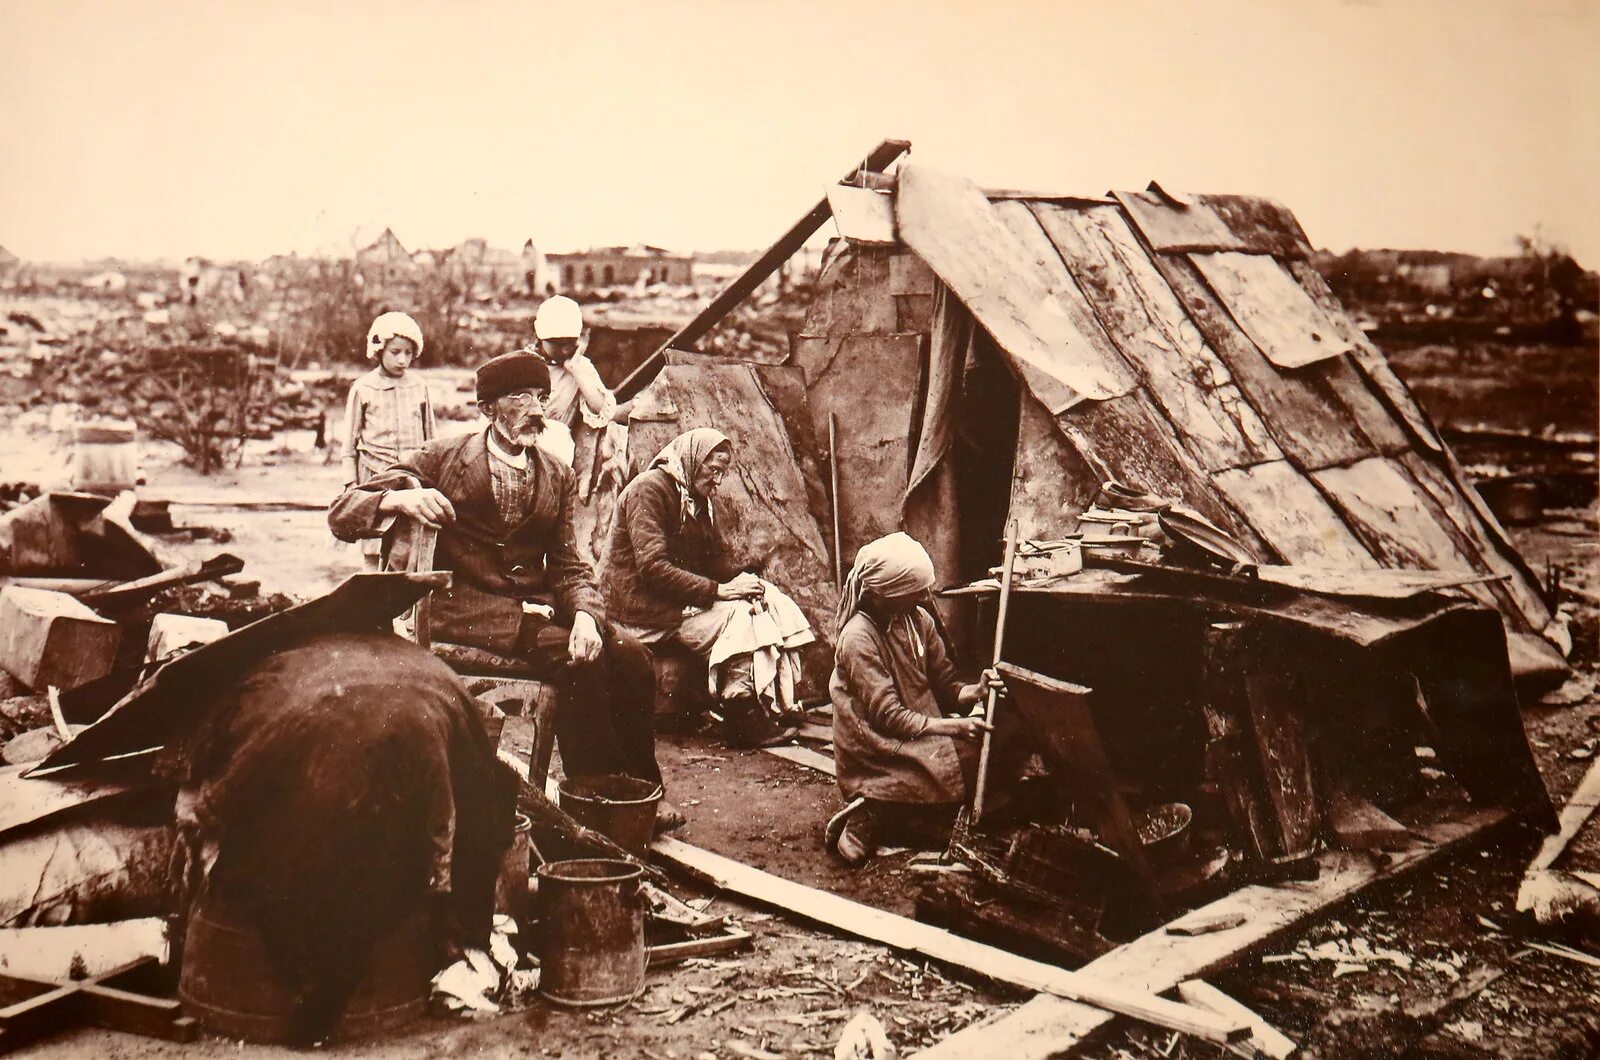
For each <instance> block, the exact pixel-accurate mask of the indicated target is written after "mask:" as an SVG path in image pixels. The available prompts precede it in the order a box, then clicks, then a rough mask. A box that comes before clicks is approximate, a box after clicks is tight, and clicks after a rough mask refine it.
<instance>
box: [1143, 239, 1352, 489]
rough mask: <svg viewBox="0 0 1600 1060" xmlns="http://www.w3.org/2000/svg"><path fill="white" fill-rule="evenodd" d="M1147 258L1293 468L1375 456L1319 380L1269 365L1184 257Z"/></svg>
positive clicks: (1192, 265)
mask: <svg viewBox="0 0 1600 1060" xmlns="http://www.w3.org/2000/svg"><path fill="white" fill-rule="evenodd" d="M1151 260H1152V262H1153V263H1154V264H1155V267H1156V270H1157V271H1158V272H1160V273H1161V275H1162V277H1163V278H1164V279H1165V280H1166V281H1167V283H1168V284H1169V285H1171V287H1172V291H1173V293H1174V294H1175V295H1177V297H1178V301H1179V302H1180V303H1182V305H1183V308H1184V310H1185V311H1186V312H1187V313H1188V314H1189V317H1190V319H1191V320H1193V321H1194V323H1195V326H1196V327H1197V328H1199V329H1200V334H1201V335H1202V336H1204V337H1205V340H1206V342H1207V344H1208V345H1210V347H1211V348H1212V350H1214V351H1215V352H1216V354H1217V356H1218V357H1220V358H1221V359H1222V362H1223V363H1224V364H1225V365H1227V366H1228V371H1229V373H1230V374H1231V375H1232V376H1233V380H1234V382H1235V383H1236V384H1237V385H1238V387H1239V389H1240V391H1241V392H1242V393H1243V394H1244V397H1245V399H1246V400H1248V401H1249V403H1250V405H1251V406H1252V407H1253V408H1254V409H1255V410H1256V411H1257V412H1258V413H1259V414H1260V417H1261V419H1262V421H1263V422H1265V423H1266V425H1267V429H1268V431H1270V432H1271V434H1272V437H1273V439H1274V440H1275V441H1276V442H1277V443H1278V446H1279V447H1280V448H1281V449H1282V450H1283V452H1284V455H1285V456H1287V457H1288V458H1289V460H1290V461H1291V462H1292V463H1293V464H1294V465H1295V466H1296V467H1298V468H1300V469H1302V470H1307V469H1316V468H1323V467H1330V466H1333V465H1335V464H1348V463H1352V462H1354V461H1356V460H1360V459H1362V458H1363V457H1367V456H1372V455H1374V454H1375V453H1376V452H1377V448H1376V447H1375V446H1374V445H1373V444H1372V443H1371V441H1370V440H1369V439H1368V438H1367V436H1366V435H1365V434H1363V433H1362V432H1361V430H1360V428H1358V427H1357V426H1356V424H1355V421H1354V420H1352V419H1351V418H1350V417H1349V415H1348V413H1346V412H1345V410H1344V407H1343V405H1342V404H1340V403H1338V402H1337V401H1336V400H1335V398H1334V396H1333V394H1332V392H1331V391H1329V389H1328V388H1327V386H1326V384H1325V383H1323V382H1322V380H1321V379H1320V378H1318V377H1316V376H1310V377H1307V376H1303V375H1301V374H1299V373H1287V372H1279V371H1278V370H1277V369H1276V368H1275V367H1273V365H1272V362H1271V361H1269V360H1267V358H1266V357H1265V356H1264V355H1263V354H1262V352H1261V350H1260V349H1258V348H1257V347H1256V344H1255V343H1253V342H1251V341H1250V339H1249V338H1248V337H1247V336H1246V335H1245V333H1244V332H1243V331H1241V330H1240V329H1239V325H1238V324H1236V323H1235V322H1234V320H1233V318H1232V317H1231V316H1229V315H1228V311H1227V310H1226V309H1225V308H1223V306H1222V303H1221V302H1219V301H1218V300H1217V297H1216V295H1215V294H1213V293H1212V291H1211V289H1210V288H1209V287H1207V286H1206V284H1205V281H1204V279H1203V278H1202V277H1201V276H1200V273H1199V270H1198V269H1196V268H1195V266H1194V264H1193V263H1192V262H1191V261H1190V260H1189V259H1188V257H1187V256H1177V257H1169V256H1165V255H1159V254H1158V255H1156V256H1155V257H1154V258H1152V259H1151Z"/></svg>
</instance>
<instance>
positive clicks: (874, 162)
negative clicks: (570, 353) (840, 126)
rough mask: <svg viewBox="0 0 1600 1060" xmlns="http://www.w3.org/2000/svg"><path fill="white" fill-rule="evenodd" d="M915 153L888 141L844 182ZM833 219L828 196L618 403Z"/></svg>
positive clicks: (628, 386)
mask: <svg viewBox="0 0 1600 1060" xmlns="http://www.w3.org/2000/svg"><path fill="white" fill-rule="evenodd" d="M909 150H911V143H910V141H908V140H885V141H883V143H881V144H879V145H878V146H877V147H875V148H873V149H872V152H871V153H870V154H868V155H867V157H866V159H865V160H864V161H863V162H862V163H861V165H859V166H856V167H855V168H853V169H851V170H850V172H848V173H846V174H845V175H844V176H843V177H842V178H840V180H841V183H842V182H843V181H848V180H854V179H855V178H856V175H857V174H858V173H860V172H861V171H862V170H866V171H867V172H868V173H881V172H882V171H883V170H885V169H887V168H888V167H889V166H890V165H891V164H892V163H893V162H894V161H895V160H896V159H898V158H899V157H900V156H901V155H903V154H905V153H906V152H907V151H909ZM832 216H833V209H832V207H830V206H829V205H828V199H827V196H823V198H822V201H821V202H819V203H817V205H815V206H813V207H812V208H811V210H810V212H808V213H807V214H806V215H805V216H804V217H802V218H800V220H798V221H796V222H795V223H794V226H793V227H792V228H790V229H789V231H787V232H785V233H784V234H783V236H782V238H780V239H779V240H778V241H777V242H776V243H774V244H772V246H770V247H768V248H767V252H766V253H765V254H763V255H761V257H759V258H757V259H756V260H755V261H754V262H753V263H751V265H750V267H749V268H748V269H746V270H744V272H743V273H741V274H740V275H739V276H738V278H737V279H735V280H734V281H733V282H732V283H730V284H728V286H726V287H724V288H723V289H722V293H721V294H719V295H717V297H716V298H714V299H712V300H711V304H710V305H708V306H706V307H705V308H704V309H702V310H700V312H699V313H697V314H695V318H694V319H693V320H691V321H689V323H687V324H685V325H684V326H683V327H682V328H680V329H679V330H678V333H677V334H676V335H673V336H672V337H671V338H670V339H668V340H667V341H666V342H663V343H662V344H661V346H660V348H659V349H657V350H656V352H654V353H652V354H651V355H650V356H649V357H647V358H645V360H644V363H642V364H640V365H639V367H637V368H635V369H634V370H633V371H632V372H631V373H629V375H628V378H626V379H624V380H623V381H622V382H621V383H618V384H617V389H616V394H617V400H618V401H627V400H629V399H630V398H632V397H633V396H634V395H636V394H638V393H639V391H641V390H643V389H644V388H645V387H646V386H649V385H650V380H652V379H654V378H655V377H656V373H658V372H660V371H661V366H662V365H664V364H666V351H667V350H669V349H682V348H683V347H684V346H688V345H690V344H692V343H694V342H697V341H698V340H699V339H700V338H701V337H702V336H703V335H705V333H706V332H708V331H710V330H711V329H712V328H713V327H715V326H716V323H717V321H719V320H721V319H722V318H723V317H725V316H727V315H728V311H729V310H731V309H732V308H733V307H734V306H736V305H738V304H739V303H740V302H742V301H744V300H745V298H746V297H748V296H749V294H750V292H751V291H754V290H755V289H756V288H757V287H759V286H761V282H762V281H763V280H765V279H766V278H767V277H768V276H771V275H772V273H773V270H775V269H777V268H778V266H780V265H782V264H783V263H784V262H786V261H788V260H789V258H790V256H791V255H792V254H794V252H795V251H797V250H799V249H800V248H801V247H802V246H804V245H805V241H806V240H808V239H810V238H811V236H812V234H813V233H815V232H816V230H817V229H819V228H821V227H822V225H823V223H824V222H826V221H827V220H828V218H829V217H832Z"/></svg>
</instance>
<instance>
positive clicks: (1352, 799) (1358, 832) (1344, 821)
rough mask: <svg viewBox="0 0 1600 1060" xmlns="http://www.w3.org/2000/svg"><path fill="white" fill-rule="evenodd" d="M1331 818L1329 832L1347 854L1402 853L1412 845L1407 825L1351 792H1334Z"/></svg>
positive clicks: (1329, 802) (1330, 804) (1330, 812)
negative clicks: (1396, 851)
mask: <svg viewBox="0 0 1600 1060" xmlns="http://www.w3.org/2000/svg"><path fill="white" fill-rule="evenodd" d="M1327 818H1328V829H1329V830H1330V831H1331V832H1332V833H1333V835H1334V838H1335V839H1337V840H1338V842H1339V846H1341V847H1342V848H1344V849H1345V850H1399V849H1401V848H1403V847H1405V846H1406V844H1408V843H1409V842H1410V841H1411V833H1410V832H1408V831H1407V830H1406V826H1405V825H1403V824H1401V823H1400V822H1399V821H1397V820H1395V819H1394V818H1393V817H1390V816H1389V815H1388V814H1386V813H1384V812H1383V811H1382V810H1380V809H1378V808H1377V807H1376V806H1374V805H1372V803H1370V802H1368V801H1367V800H1366V799H1363V798H1362V797H1361V796H1359V795H1356V794H1353V793H1351V792H1348V791H1340V790H1335V791H1334V792H1333V794H1332V796H1331V797H1330V798H1329V800H1328V807H1327Z"/></svg>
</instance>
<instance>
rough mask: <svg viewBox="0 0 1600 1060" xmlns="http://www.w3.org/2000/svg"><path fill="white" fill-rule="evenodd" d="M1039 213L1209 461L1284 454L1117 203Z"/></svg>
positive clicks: (1047, 208)
mask: <svg viewBox="0 0 1600 1060" xmlns="http://www.w3.org/2000/svg"><path fill="white" fill-rule="evenodd" d="M1033 213H1034V216H1035V217H1036V218H1037V219H1038V222H1039V225H1040V226H1041V227H1042V228H1043V230H1044V232H1045V234H1046V235H1048V236H1049V238H1050V241H1051V243H1053V244H1054V245H1055V248H1056V250H1057V251H1058V252H1059V253H1060V254H1061V256H1062V257H1063V258H1064V259H1065V260H1066V263H1067V267H1068V269H1069V270H1070V271H1071V273H1072V276H1073V278H1074V279H1075V280H1076V281H1077V282H1078V285H1079V286H1080V287H1081V288H1082V289H1083V290H1084V292H1085V293H1086V294H1087V295H1088V298H1089V303H1090V305H1091V307H1092V308H1093V310H1094V312H1095V315H1096V316H1097V317H1098V318H1099V320H1100V322H1101V324H1102V325H1103V326H1104V327H1105V329H1106V332H1107V333H1108V334H1109V335H1110V336H1111V339H1112V341H1113V342H1115V343H1116V345H1117V348H1118V349H1119V350H1121V352H1122V355H1123V356H1124V357H1125V358H1126V359H1127V360H1128V362H1129V363H1131V364H1132V365H1133V366H1134V368H1135V369H1136V370H1137V371H1138V372H1139V373H1140V375H1141V376H1142V377H1143V379H1144V383H1145V386H1146V387H1147V388H1148V390H1149V391H1150V394H1151V396H1152V397H1153V398H1154V399H1155V401H1156V404H1157V405H1159V406H1160V407H1161V409H1162V411H1163V412H1164V413H1165V414H1166V416H1167V419H1168V420H1170V421H1171V423H1172V426H1173V429H1175V430H1176V431H1177V432H1178V433H1179V435H1180V436H1182V437H1183V439H1184V441H1185V443H1186V444H1187V445H1188V447H1189V449H1190V451H1191V452H1193V453H1194V455H1195V458H1196V459H1197V460H1198V461H1199V462H1200V465H1201V466H1202V467H1204V468H1205V469H1206V470H1208V471H1216V470H1218V469H1221V468H1228V467H1243V466H1247V465H1250V464H1259V463H1261V462H1262V461H1265V460H1277V459H1280V458H1281V457H1282V455H1283V454H1282V453H1281V452H1280V451H1279V450H1278V446H1277V444H1276V443H1275V442H1274V441H1273V440H1272V437H1271V435H1270V434H1269V433H1268V432H1267V428H1266V425H1265V424H1264V423H1262V422H1261V417H1259V416H1258V415H1256V412H1255V409H1254V408H1252V407H1251V406H1250V405H1249V404H1248V403H1247V402H1245V401H1244V399H1243V397H1242V396H1241V395H1240V394H1239V390H1238V388H1237V387H1235V386H1234V385H1233V376H1232V375H1230V374H1229V372H1228V369H1227V366H1226V365H1224V364H1223V363H1222V361H1221V359H1220V358H1218V357H1217V355H1216V353H1215V352H1213V351H1212V349H1211V347H1210V346H1208V345H1207V344H1206V341H1205V339H1204V338H1202V337H1201V335H1200V333H1199V332H1198V331H1197V330H1195V327H1194V324H1193V323H1191V322H1190V320H1189V316H1188V314H1187V313H1185V312H1184V311H1183V306H1182V305H1180V304H1179V303H1178V299H1177V297H1176V296H1175V295H1174V294H1173V293H1172V288H1171V287H1170V286H1168V284H1167V281H1166V280H1164V279H1162V278H1161V275H1160V273H1158V272H1156V270H1155V267H1154V266H1153V265H1151V264H1150V259H1149V257H1148V256H1147V255H1146V253H1145V250H1144V248H1143V247H1141V246H1140V245H1139V241H1138V239H1137V238H1136V237H1135V236H1134V234H1133V232H1132V231H1131V230H1129V228H1128V224H1127V222H1126V221H1124V220H1123V217H1122V214H1121V213H1120V212H1119V211H1118V210H1117V209H1116V208H1115V207H1112V206H1102V207H1096V208H1093V209H1087V210H1068V209H1066V208H1065V207H1061V206H1051V205H1048V204H1042V205H1036V206H1034V207H1033Z"/></svg>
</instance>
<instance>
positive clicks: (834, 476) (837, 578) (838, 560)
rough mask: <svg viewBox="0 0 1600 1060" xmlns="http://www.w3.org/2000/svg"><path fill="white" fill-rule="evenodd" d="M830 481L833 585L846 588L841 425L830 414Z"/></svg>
mask: <svg viewBox="0 0 1600 1060" xmlns="http://www.w3.org/2000/svg"><path fill="white" fill-rule="evenodd" d="M828 479H829V481H830V482H832V484H833V487H832V488H833V583H834V584H835V585H837V586H838V587H839V588H840V589H843V588H844V535H843V534H842V533H840V531H839V423H838V418H837V417H836V416H834V414H833V413H831V412H830V413H828Z"/></svg>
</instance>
